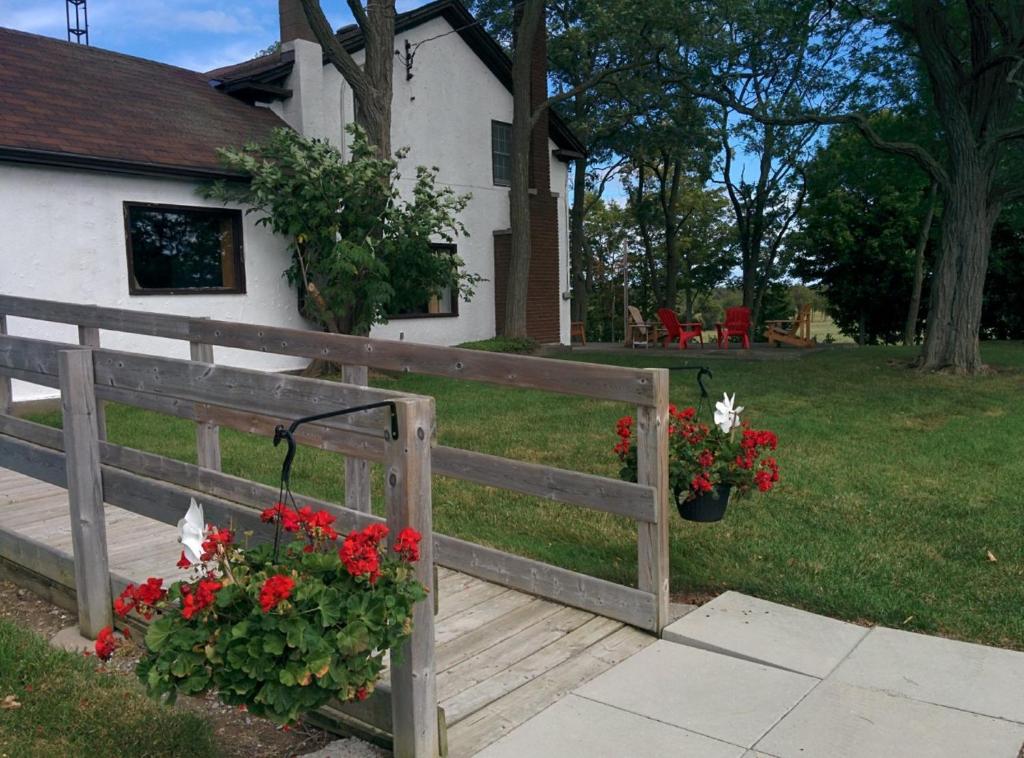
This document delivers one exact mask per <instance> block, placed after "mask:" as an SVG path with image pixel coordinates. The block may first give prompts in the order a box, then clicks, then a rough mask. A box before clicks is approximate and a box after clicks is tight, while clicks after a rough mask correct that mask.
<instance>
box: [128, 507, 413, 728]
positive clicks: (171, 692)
mask: <svg viewBox="0 0 1024 758" xmlns="http://www.w3.org/2000/svg"><path fill="white" fill-rule="evenodd" d="M371 529H373V527H371ZM368 531H369V530H368ZM384 531H385V532H386V529H385V530H384ZM364 534H365V532H364ZM351 539H353V537H352V536H351V535H350V537H349V538H348V540H351ZM348 540H346V544H347V543H348ZM372 549H373V551H374V553H375V554H376V555H377V556H378V558H377V559H376V560H377V561H379V564H375V565H379V569H378V570H379V573H377V571H376V570H375V571H374V572H373V573H359V574H353V573H352V570H351V569H350V568H349V564H348V563H347V562H346V561H345V560H343V559H342V558H340V557H339V554H338V551H337V549H336V546H334V545H333V540H331V539H317V540H312V539H303V540H296V541H293V542H291V543H290V544H287V545H284V546H283V547H282V550H281V551H280V555H279V556H278V557H277V558H275V555H274V548H273V546H272V545H269V544H264V545H260V546H258V547H255V548H250V549H247V550H242V549H239V548H237V547H233V546H228V547H227V548H226V549H221V550H220V552H218V554H217V557H216V559H215V560H216V561H217V565H218V566H219V569H218V573H217V575H218V577H219V582H220V585H221V586H220V588H219V589H216V590H215V595H214V597H215V599H213V600H212V602H210V603H209V604H206V605H202V606H201V607H200V608H199V610H198V612H196V613H194V614H190V613H188V612H186V611H185V610H184V609H185V608H186V606H185V603H184V602H183V597H184V596H185V595H192V596H193V597H196V593H197V592H199V591H201V590H200V589H199V588H200V585H201V584H202V582H203V581H208V579H203V578H202V577H203V576H206V577H210V576H213V574H212V573H209V571H210V570H209V568H208V566H207V565H203V566H202V568H201V569H199V568H194V569H193V571H196V572H197V579H198V581H183V582H176V583H175V584H174V585H172V586H171V588H170V591H169V592H168V594H167V596H166V598H164V599H163V600H161V601H159V602H158V603H157V604H156V607H157V608H158V609H161V610H162V613H161V615H160V616H159V617H158V618H157V619H156V620H155V621H154V622H153V623H152V624H151V625H150V626H149V629H148V631H147V633H146V638H145V644H146V653H145V655H144V656H143V658H142V659H141V660H140V662H139V664H138V668H137V674H138V677H139V679H140V681H142V683H143V684H144V685H145V686H146V689H147V691H148V692H149V694H150V695H151V696H152V697H155V698H166V699H169V700H171V701H173V700H174V699H175V698H176V697H177V695H178V694H179V693H182V694H186V695H195V694H198V693H201V692H208V691H211V690H213V691H216V692H217V693H218V695H219V697H220V699H221V700H222V701H223V702H224V703H226V704H228V705H244V706H246V708H247V710H248V711H249V712H250V713H253V714H254V715H257V716H262V717H265V718H268V719H270V720H272V721H274V722H276V723H280V724H286V723H290V722H294V721H295V720H296V719H297V718H298V717H299V716H300V715H302V714H303V713H307V712H309V711H312V710H315V709H316V708H319V707H320V706H322V705H324V704H326V703H327V702H328V701H330V700H332V699H337V700H340V701H349V700H354V699H360V700H361V699H364V698H365V697H367V695H368V694H369V693H370V692H372V691H373V688H374V685H375V683H376V681H377V679H378V677H379V676H380V672H381V670H382V668H383V665H384V654H385V653H386V652H387V651H389V650H391V651H392V655H394V654H395V653H396V652H397V649H398V648H399V647H400V645H401V643H402V642H403V641H404V640H405V639H406V638H407V637H408V635H409V634H410V632H411V630H412V609H413V606H414V605H415V603H417V602H419V601H421V600H423V599H424V598H425V597H426V591H425V589H424V587H423V585H422V584H421V583H420V582H419V581H418V580H417V579H416V576H415V570H414V568H413V566H412V565H411V564H410V563H409V562H407V561H406V560H400V559H398V558H395V557H388V556H387V554H386V553H385V551H384V550H383V548H382V547H381V548H379V549H378V547H377V545H376V543H374V544H373V547H372ZM282 580H283V581H286V582H290V583H291V586H290V587H289V588H288V593H287V594H285V595H284V596H283V597H281V598H280V599H277V600H276V601H275V602H274V604H273V605H269V603H268V602H267V601H266V599H265V597H266V594H267V591H268V590H267V588H268V587H269V586H271V585H272V584H273V583H274V582H275V581H282Z"/></svg>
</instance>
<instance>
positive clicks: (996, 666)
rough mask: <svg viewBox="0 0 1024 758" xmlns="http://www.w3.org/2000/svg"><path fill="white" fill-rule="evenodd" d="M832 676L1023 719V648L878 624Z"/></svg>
mask: <svg viewBox="0 0 1024 758" xmlns="http://www.w3.org/2000/svg"><path fill="white" fill-rule="evenodd" d="M832 679H834V680H836V681H839V682H845V683H847V684H854V685H857V686H859V687H868V688H871V689H877V690H884V691H887V692H892V693H895V694H899V695H903V696H905V697H909V698H913V699H915V700H921V701H924V702H927V703H936V704H938V705H947V706H950V707H953V708H961V709H963V710H965V711H971V712H972V713H981V714H984V715H986V716H995V717H997V718H1004V719H1010V720H1012V721H1017V722H1021V723H1024V653H1020V652H1015V651H1013V650H1002V649H1000V648H994V647H985V646H984V645H975V644H972V643H969V642H957V641H955V640H947V639H943V638H941V637H929V636H927V635H923V634H913V633H911V632H901V631H899V630H896V629H887V628H884V627H880V628H877V629H874V630H873V631H872V632H871V634H869V635H868V637H867V639H865V640H864V641H863V642H862V643H861V644H860V646H858V647H857V649H856V650H855V651H854V652H853V654H851V655H850V657H849V658H847V659H846V660H845V661H843V663H842V664H841V665H840V666H839V667H838V668H837V669H836V671H835V673H834V674H833V675H832ZM1018 747H1019V746H1018Z"/></svg>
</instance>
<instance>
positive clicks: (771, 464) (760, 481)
mask: <svg viewBox="0 0 1024 758" xmlns="http://www.w3.org/2000/svg"><path fill="white" fill-rule="evenodd" d="M777 481H779V464H778V463H776V462H775V459H774V458H765V459H764V460H763V461H761V466H760V468H759V469H758V470H757V472H756V473H755V474H754V483H755V484H757V488H758V489H759V490H760V491H761V492H768V490H770V489H771V488H772V487H774V486H775V483H776V482H777Z"/></svg>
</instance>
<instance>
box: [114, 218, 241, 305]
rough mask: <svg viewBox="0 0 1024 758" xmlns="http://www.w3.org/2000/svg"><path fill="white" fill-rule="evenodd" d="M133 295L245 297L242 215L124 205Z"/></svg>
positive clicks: (130, 283)
mask: <svg viewBox="0 0 1024 758" xmlns="http://www.w3.org/2000/svg"><path fill="white" fill-rule="evenodd" d="M124 219H125V237H126V240H127V245H128V290H129V292H130V293H131V294H132V295H159V294H204V293H211V292H233V293H244V292H245V271H244V268H243V262H242V212H241V211H236V210H226V209H221V208H190V207H183V206H176V205H152V204H148V203H125V204H124Z"/></svg>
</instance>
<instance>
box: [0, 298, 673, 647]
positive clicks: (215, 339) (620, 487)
mask: <svg viewBox="0 0 1024 758" xmlns="http://www.w3.org/2000/svg"><path fill="white" fill-rule="evenodd" d="M5 316H16V317H21V318H28V319H36V320H42V321H49V322H56V323H65V324H73V325H76V326H77V327H78V329H79V338H80V343H81V344H82V345H87V346H90V347H94V348H95V347H98V345H99V337H100V333H99V330H108V331H116V332H126V333H133V334H141V335H148V336H154V337H164V338H170V339H176V340H184V341H187V342H188V343H189V344H190V346H191V351H192V357H193V359H195V361H194V362H192V363H188V362H179V363H181V368H179V369H178V370H176V371H174V372H168V374H167V375H164V374H162V373H154V371H153V369H152V365H153V364H152V363H151V361H152V359H151V358H148V357H144V356H139V355H135V354H129V353H117V354H115V353H112V352H110V351H99V353H98V355H99V356H100V359H99V360H97V362H96V398H97V403H98V405H97V407H98V408H101V407H102V403H103V402H104V401H112V402H130V403H131V404H135V405H140V406H141V407H146V408H149V409H150V410H154V411H159V412H162V413H167V414H170V415H173V416H179V417H183V418H187V419H191V420H193V421H195V422H196V424H197V444H198V463H199V465H198V466H195V467H190V466H186V465H185V464H176V463H174V462H166V461H162V462H160V463H156V462H154V461H152V460H151V458H150V457H148V456H147V455H146V454H143V453H140V452H139V451H130V452H129V451H126V450H123V449H118V450H116V451H115V450H114V449H113V448H111V447H107V448H103V446H102V444H101V450H103V449H105V450H106V451H107V455H109V456H112V457H115V458H117V459H118V460H121V461H127V460H129V459H130V460H131V462H132V463H133V464H140V465H141V464H142V463H143V462H145V463H146V464H147V465H149V466H155V467H157V469H156V472H155V473H158V474H159V476H161V477H164V478H166V479H167V481H172V482H175V483H176V484H179V485H181V486H197V487H199V488H200V489H202V490H203V491H207V492H210V493H211V494H214V495H218V496H221V497H225V498H229V499H232V500H233V501H234V502H237V503H242V504H245V505H256V506H262V505H264V504H265V503H266V502H267V498H268V496H269V491H268V490H269V488H260V487H259V486H258V485H254V484H252V483H248V482H246V483H244V485H242V484H239V482H240V481H241V480H237V479H236V478H234V477H229V476H226V475H223V474H220V473H219V472H218V469H219V468H220V466H219V463H220V452H219V445H218V429H219V428H220V427H222V426H224V427H231V428H235V429H240V430H242V431H246V432H250V433H255V434H262V435H272V434H273V430H274V427H275V426H276V425H277V424H279V423H281V422H282V421H284V420H287V419H289V418H291V417H292V416H295V415H301V414H299V413H296V411H297V407H296V405H295V404H294V402H289V401H288V398H287V397H286V396H285V397H282V393H281V392H279V388H280V387H281V386H283V384H282V382H284V380H283V379H282V376H281V375H279V374H260V373H259V372H246V374H245V375H246V377H247V380H246V381H247V383H246V384H245V385H244V386H242V387H240V388H236V390H235V391H234V392H233V393H229V392H225V391H222V390H221V389H220V387H221V385H223V381H222V380H223V378H224V376H226V374H225V373H224V372H225V371H229V370H228V369H225V368H224V367H222V366H214V365H211V364H212V360H213V350H212V347H213V346H218V347H230V348H240V349H243V350H252V351H259V352H266V353H275V354H280V355H288V356H298V357H304V358H310V359H318V358H319V359H323V360H328V361H332V362H335V363H339V364H342V365H344V366H345V378H346V379H347V380H349V381H353V382H355V383H357V384H365V383H366V381H367V379H366V377H367V367H369V368H374V369H378V370H386V371H396V372H408V373H418V374H427V375H433V376H443V377H450V378H456V379H463V380H471V381H480V382H488V383H492V384H498V385H505V386H511V387H521V388H532V389H539V390H546V391H550V392H557V393H564V394H569V395H578V396H583V397H589V398H596V399H600V400H611V401H619V402H623V403H628V404H630V405H632V406H634V407H635V415H636V418H637V434H636V443H637V447H638V455H639V479H640V482H639V483H638V484H634V483H631V482H623V481H619V480H617V479H611V478H608V477H602V476H596V475H593V474H587V473H582V472H579V471H571V470H566V469H560V468H555V467H552V466H545V465H539V464H533V463H526V462H522V461H516V460H511V459H508V458H503V457H500V456H494V455H487V454H484V453H479V452H474V451H471V450H463V449H460V448H453V447H448V446H444V445H438V444H434V445H433V455H432V468H433V473H434V474H437V475H440V476H445V477H451V478H454V479H460V480H464V481H468V482H473V483H476V484H481V485H486V486H490V487H496V488H501V489H506V490H510V491H514V492H519V493H523V494H526V495H532V496H536V497H541V498H545V499H548V500H553V501H558V502H562V503H567V504H570V505H575V506H581V507H585V508H590V509H593V510H598V511H603V512H607V513H611V514H615V515H619V516H625V517H627V518H631V519H634V520H635V521H636V522H637V560H638V571H637V576H638V586H637V587H627V586H624V585H620V584H617V583H614V582H609V581H606V580H603V579H598V578H595V577H591V576H588V575H585V574H581V573H578V572H575V571H570V570H567V569H564V568H561V567H556V566H552V565H550V564H547V563H543V562H540V561H535V560H531V559H528V558H524V557H522V556H517V555H513V554H510V553H507V552H503V551H500V550H495V549H493V548H488V547H484V546H481V545H476V544H474V543H472V542H468V541H465V540H460V539H456V538H453V537H450V536H446V535H440V534H437V535H435V537H434V550H435V555H434V558H435V560H436V562H437V563H438V564H440V565H443V566H447V567H449V568H452V569H456V570H459V571H463V572H466V573H468V574H471V575H474V576H477V577H479V578H481V579H485V580H489V581H493V582H498V583H500V584H503V585H505V586H508V587H511V588H513V589H517V590H521V591H524V592H528V593H531V594H534V595H539V596H541V597H545V598H548V599H551V600H555V601H558V602H561V603H564V604H567V605H572V606H576V607H579V608H582V609H584V610H587V611H591V612H593V613H598V614H602V615H604V616H608V617H610V618H614V619H617V620H620V621H623V622H625V623H628V624H631V625H633V626H636V627H639V628H642V629H648V630H651V631H653V632H655V633H660V631H661V629H662V628H663V627H664V626H665V625H666V624H667V623H668V619H669V617H668V609H669V560H668V513H669V512H668V503H669V500H668V423H667V420H668V419H667V417H668V385H669V379H668V372H667V370H665V369H633V368H624V367H617V366H603V365H596V364H587V363H576V362H568V361H559V360H551V359H545V358H534V357H525V356H515V355H505V354H498V353H486V352H481V351H473V350H465V349H460V348H446V347H437V346H433V345H419V344H415V343H409V342H395V341H389V340H377V339H367V338H362V337H352V336H346V335H336V334H325V333H321V332H313V331H303V330H296V329H285V328H280V327H270V326H255V325H250V324H241V323H235V322H227V321H216V320H212V319H205V318H189V317H184V316H173V315H167V314H156V313H144V312H138V311H130V310H121V309H114V308H102V307H97V306H89V305H77V304H71V303H59V302H51V301H46V300H35V299H29V298H21V297H14V296H4V295H0V334H2V333H3V331H4V329H3V324H4V321H3V319H4V317H5ZM16 339H17V338H10V337H8V338H4V337H0V367H3V370H0V374H2V375H6V377H7V379H6V380H5V379H2V378H0V411H5V410H6V409H5V408H4V407H3V404H4V403H5V402H9V400H10V387H9V379H10V378H17V379H24V380H26V381H30V382H35V383H37V384H43V385H48V386H57V373H56V370H55V365H53V366H50V364H46V365H47V366H49V368H47V370H45V371H41V370H40V366H41V365H44V364H41V363H40V360H42V359H43V358H45V355H46V354H47V353H46V350H47V348H46V347H45V346H42V347H41V346H40V345H39V344H38V343H35V344H34V345H32V346H29V345H23V344H22V343H21V342H17V341H15V342H12V340H16ZM17 345H21V347H17V348H16V349H12V348H13V347H15V346H17ZM33 351H34V352H33ZM50 369H53V370H52V371H51V370H50ZM115 369H116V370H115ZM233 376H234V374H233ZM5 383H6V384H7V386H6V387H5V386H4V385H5ZM341 386H345V385H341ZM214 387H217V388H218V389H212V388H214ZM139 389H143V390H145V392H144V393H141V394H140V393H138V392H137V390H139ZM170 389H173V390H174V391H173V392H171V391H168V390H170ZM185 389H188V391H189V392H188V395H187V399H185V398H184V397H182V393H183V392H184V391H185ZM349 391H352V390H351V388H349ZM175 392H177V393H178V394H174V393H175ZM257 396H258V397H261V401H248V400H247V399H246V398H250V399H251V398H252V397H257ZM266 397H272V398H273V399H274V401H273V404H272V405H273V410H270V409H269V408H268V405H269V404H268V403H267V402H265V401H264V400H263V399H265V398H266ZM319 402H322V398H318V397H311V398H304V399H303V402H301V403H300V405H302V407H308V403H312V404H313V405H316V404H317V403H319ZM366 422H367V420H365V419H364V420H362V421H353V420H351V419H350V420H348V421H346V422H344V423H342V422H333V423H332V422H323V423H320V424H314V425H310V426H307V427H303V428H302V429H300V431H299V432H298V434H297V435H296V441H298V442H300V443H301V444H306V445H311V446H314V447H318V448H321V449H325V450H332V451H336V452H339V453H341V454H343V455H345V456H347V462H346V506H347V507H348V508H350V509H352V510H353V511H357V512H360V513H362V514H368V513H369V510H370V507H369V506H370V489H369V483H368V482H369V479H368V477H369V471H368V466H367V463H366V462H367V461H374V462H379V461H384V460H385V458H386V444H385V440H383V439H382V438H380V437H379V436H374V435H372V434H368V433H367V430H366V428H365V424H366ZM7 423H8V425H10V423H11V422H10V421H8V422H7ZM359 424H362V425H363V426H362V427H360V426H359ZM378 428H379V427H378ZM0 431H3V430H2V429H0ZM8 433H10V432H8ZM99 434H100V439H101V441H102V439H103V436H104V432H103V425H102V420H101V421H100V432H99ZM433 436H434V435H433V434H431V438H433ZM112 465H116V464H112ZM305 499H307V500H310V501H313V502H315V501H314V500H313V499H311V498H305Z"/></svg>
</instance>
